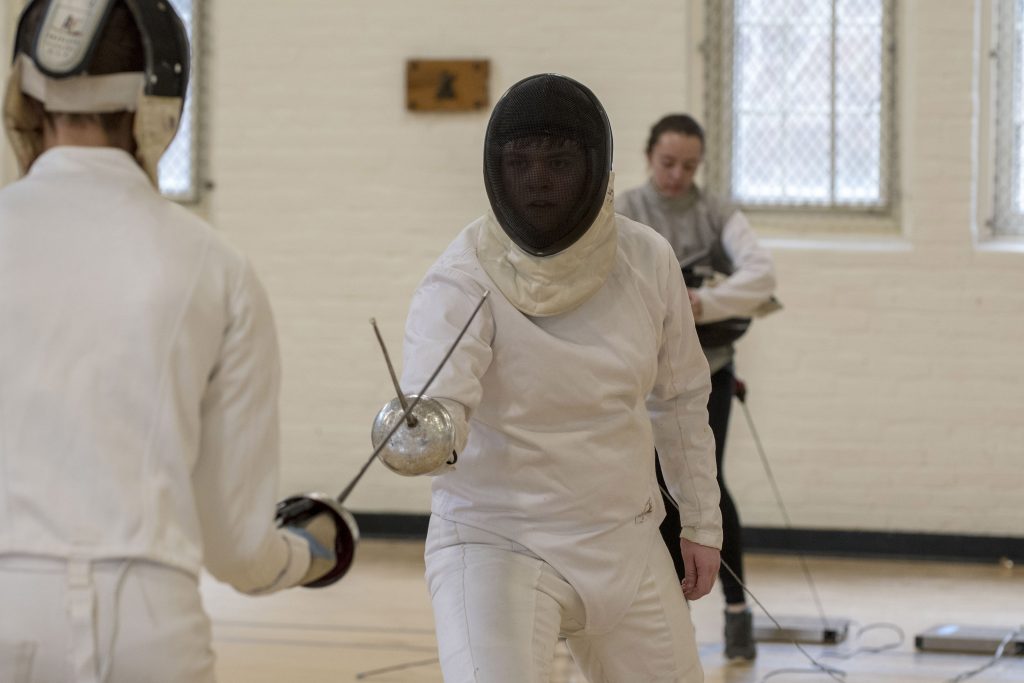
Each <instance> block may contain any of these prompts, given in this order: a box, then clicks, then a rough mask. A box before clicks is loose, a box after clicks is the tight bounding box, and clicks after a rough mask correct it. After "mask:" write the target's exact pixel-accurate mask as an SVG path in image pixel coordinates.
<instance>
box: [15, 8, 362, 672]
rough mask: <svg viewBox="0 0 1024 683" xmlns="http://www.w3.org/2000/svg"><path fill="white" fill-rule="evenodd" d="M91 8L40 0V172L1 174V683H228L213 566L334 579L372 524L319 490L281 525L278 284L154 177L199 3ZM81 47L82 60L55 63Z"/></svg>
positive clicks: (19, 70) (27, 155)
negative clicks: (201, 586)
mask: <svg viewBox="0 0 1024 683" xmlns="http://www.w3.org/2000/svg"><path fill="white" fill-rule="evenodd" d="M89 6H90V7H91V8H92V9H91V10H83V9H82V8H83V7H85V6H84V5H81V4H80V3H78V4H75V3H70V4H69V3H59V2H49V1H47V0H33V1H32V2H30V3H29V4H28V6H27V7H26V9H25V12H24V14H23V16H22V21H21V24H20V27H19V33H18V37H17V46H16V47H17V55H18V56H17V58H16V61H15V64H14V68H13V70H12V77H11V82H10V83H9V86H8V90H7V96H6V98H5V103H4V121H5V127H6V128H7V131H8V133H9V136H10V138H11V142H12V143H13V146H14V148H15V151H16V153H17V156H18V159H19V161H20V163H21V165H22V168H23V170H24V171H25V172H26V174H25V176H24V177H23V178H22V179H21V180H19V181H17V182H15V183H13V184H11V185H9V186H8V187H6V188H4V189H3V190H0V516H2V518H3V522H2V523H0V681H3V683H29V682H33V683H43V682H47V683H52V682H55V681H77V682H79V683H99V682H103V683H107V682H109V683H114V682H138V681H153V682H163V681H166V682H168V683H170V682H172V681H173V682H177V683H180V682H181V681H189V682H190V683H195V682H201V683H205V682H209V681H212V680H213V678H214V669H213V653H212V650H211V646H210V625H209V621H208V619H207V617H206V615H205V613H204V611H203V608H202V605H201V604H200V595H199V590H198V578H199V574H200V570H201V569H202V568H203V567H205V568H207V569H208V570H209V571H210V572H211V573H212V574H213V575H214V576H215V577H217V578H218V579H220V580H222V581H226V582H228V583H230V584H231V585H233V586H234V587H236V588H237V589H239V590H241V591H244V592H247V593H266V592H271V591H275V590H279V589H282V588H286V587H289V586H295V585H300V584H304V585H322V584H323V583H324V582H328V581H331V580H334V579H336V578H339V576H340V573H343V572H342V571H341V570H339V567H340V566H341V564H342V563H343V562H348V561H350V560H351V556H350V555H351V552H350V551H351V548H352V547H354V545H353V544H354V531H353V529H350V528H348V527H346V525H345V522H346V520H345V519H344V518H345V513H344V511H340V510H339V511H337V514H332V512H331V510H330V509H329V508H330V506H329V505H324V504H320V503H316V502H315V499H314V498H308V499H307V498H303V499H301V500H298V501H297V500H294V499H293V500H290V501H288V502H287V505H284V506H283V507H282V508H281V509H280V510H279V515H278V522H277V523H275V509H274V501H275V497H276V494H277V491H276V488H277V467H278V413H277V401H278V375H279V373H278V348H277V342H276V333H275V328H274V323H273V320H272V317H271V311H270V308H269V305H268V301H267V297H266V294H265V293H264V290H263V288H262V287H261V285H260V283H259V280H258V279H257V277H256V275H255V273H254V272H253V269H252V268H251V267H250V266H249V264H248V263H247V261H246V260H245V258H244V257H243V256H242V255H241V254H240V253H239V252H237V251H236V250H234V249H233V248H231V247H229V246H228V245H227V244H225V243H224V242H223V241H222V240H221V239H220V238H219V237H218V236H217V235H216V234H215V233H214V232H213V230H212V229H211V228H210V227H209V226H208V225H206V224H205V223H203V222H202V221H201V220H199V219H197V218H196V217H195V216H193V215H192V214H191V213H189V212H188V211H186V210H185V209H183V208H181V207H179V206H177V205H175V204H173V203H171V202H169V201H167V200H165V199H163V198H162V197H161V196H160V194H159V192H158V191H157V190H156V188H155V187H154V184H153V182H152V181H153V177H154V176H155V172H156V162H157V160H158V159H159V157H160V155H161V154H162V152H163V150H164V148H165V147H166V145H167V143H169V142H170V140H171V138H172V137H173V135H174V131H175V130H176V128H177V121H178V115H179V114H180V112H181V104H182V96H183V93H184V88H185V82H186V80H187V73H188V69H187V66H188V52H187V51H188V43H187V39H186V38H185V33H184V29H183V27H182V26H181V22H180V20H179V19H178V17H177V15H175V14H174V11H173V9H171V8H170V7H169V5H168V4H167V3H163V2H157V1H156V0H126V1H123V0H122V1H115V2H98V3H90V5H89ZM108 6H109V7H108ZM108 10H109V11H108ZM90 11H91V12H92V13H91V14H90ZM90 20H91V23H90ZM143 33H145V34H146V41H145V50H144V49H143V45H144V42H143ZM37 36H39V38H38V40H37ZM80 43H84V45H80ZM76 46H77V47H81V48H82V49H81V50H80V52H79V54H78V59H81V60H82V63H81V64H78V65H77V66H75V65H74V64H72V66H71V67H68V66H67V64H63V65H62V64H60V63H57V61H55V58H60V59H66V58H69V54H70V53H71V52H73V50H74V48H75V47H76ZM75 59H76V58H75V57H74V55H73V54H72V55H70V59H69V61H70V62H74V61H75ZM58 61H59V60H58ZM76 69H77V70H78V71H76ZM69 71H70V72H74V73H70V74H69V73H67V72H69ZM143 72H145V73H143ZM147 83H148V85H146V84H147ZM133 124H134V131H133ZM299 507H302V508H304V511H302V510H297V508H299ZM343 527H344V528H343ZM346 568H347V567H346Z"/></svg>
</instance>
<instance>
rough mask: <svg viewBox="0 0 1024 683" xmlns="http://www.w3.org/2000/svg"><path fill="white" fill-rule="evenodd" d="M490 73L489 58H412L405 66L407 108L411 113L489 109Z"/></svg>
mask: <svg viewBox="0 0 1024 683" xmlns="http://www.w3.org/2000/svg"><path fill="white" fill-rule="evenodd" d="M490 71H491V64H490V61H488V60H486V59H448V60H429V59H410V60H408V61H407V62H406V63H405V91H406V95H405V106H406V108H408V109H409V110H410V111H476V110H482V109H486V108H487V105H488V98H487V83H488V77H489V76H490Z"/></svg>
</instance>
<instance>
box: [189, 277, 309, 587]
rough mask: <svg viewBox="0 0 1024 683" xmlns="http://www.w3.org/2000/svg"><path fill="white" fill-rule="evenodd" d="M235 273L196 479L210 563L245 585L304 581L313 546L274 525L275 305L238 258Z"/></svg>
mask: <svg viewBox="0 0 1024 683" xmlns="http://www.w3.org/2000/svg"><path fill="white" fill-rule="evenodd" d="M232 277H233V281H232V282H231V283H229V285H228V289H229V293H230V294H229V311H230V312H229V318H228V320H227V321H226V330H225V334H224V340H223V345H222V348H221V353H220V357H219V359H218V361H217V364H216V366H215V367H214V369H213V372H212V374H211V376H210V377H209V380H208V383H207V387H206V392H205V395H204V397H203V402H202V408H201V416H200V419H201V420H202V432H201V436H200V444H199V458H198V460H197V462H196V464H195V467H194V468H193V472H192V482H193V490H194V491H195V496H196V500H195V506H196V510H197V512H198V516H199V519H198V522H199V525H200V528H201V530H202V537H203V548H204V555H205V557H204V564H205V566H206V568H207V569H209V571H210V573H212V574H213V575H214V576H215V577H216V578H217V579H219V580H221V581H224V582H227V583H229V584H231V585H232V586H234V587H235V588H236V589H238V590H240V591H242V592H245V593H264V592H271V591H275V590H279V589H282V588H287V587H289V586H293V585H296V584H298V583H299V582H300V581H302V580H303V578H304V577H305V576H306V574H307V572H308V570H309V568H310V560H311V551H310V545H309V542H308V541H307V540H306V539H304V538H302V537H301V536H298V535H296V534H293V533H290V532H288V531H284V530H279V529H277V527H276V525H275V523H274V504H275V498H276V496H277V479H278V457H279V434H278V389H279V383H280V379H279V378H280V364H279V358H278V346H277V334H276V331H275V329H274V322H273V317H272V315H271V311H270V305H269V302H268V301H267V295H266V293H265V291H264V290H263V287H262V286H261V284H260V283H259V280H258V279H257V277H256V274H255V273H254V272H253V270H252V268H251V267H250V266H249V265H248V263H246V262H244V261H242V260H241V259H239V260H238V268H237V269H236V270H235V271H234V272H233V273H232ZM195 380H196V381H206V380H207V378H205V377H203V378H198V377H197V378H195Z"/></svg>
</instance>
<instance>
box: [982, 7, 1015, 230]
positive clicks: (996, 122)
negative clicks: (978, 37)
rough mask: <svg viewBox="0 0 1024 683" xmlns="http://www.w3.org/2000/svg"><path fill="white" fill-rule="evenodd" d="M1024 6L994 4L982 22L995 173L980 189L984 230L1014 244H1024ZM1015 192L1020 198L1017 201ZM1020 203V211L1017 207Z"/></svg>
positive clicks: (990, 166)
mask: <svg viewBox="0 0 1024 683" xmlns="http://www.w3.org/2000/svg"><path fill="white" fill-rule="evenodd" d="M1021 5H1024V3H1022V2H1021V0H993V2H992V5H991V7H990V8H989V9H990V11H989V12H988V13H986V15H985V16H984V17H983V21H984V22H985V23H986V24H987V25H985V26H983V28H985V29H987V33H988V40H989V45H988V46H987V47H988V49H987V51H986V52H987V54H988V57H989V60H990V62H989V68H988V70H987V71H988V73H987V74H982V76H983V79H982V82H983V87H984V84H985V78H984V77H987V79H988V81H987V85H988V88H989V90H990V92H989V93H988V94H989V96H988V97H986V98H983V99H982V101H983V102H985V103H987V105H988V106H989V108H990V115H989V116H988V117H987V119H988V121H987V122H988V125H989V126H990V133H989V134H988V136H987V137H988V138H989V139H988V141H987V143H988V150H987V151H988V154H989V155H990V156H989V159H988V160H989V161H990V162H991V163H989V164H987V166H988V168H989V169H991V170H990V172H989V173H988V174H986V175H987V177H986V178H984V180H985V181H987V183H988V185H987V186H986V185H984V184H982V186H981V192H982V193H983V197H984V199H986V200H987V202H988V205H987V206H986V207H985V209H984V213H985V214H987V215H985V216H984V225H985V227H986V229H987V230H986V232H987V235H986V236H987V237H988V238H990V239H1000V240H1014V241H1016V240H1024V190H1021V189H1020V185H1021V175H1022V174H1024V154H1022V153H1021V143H1020V136H1022V135H1024V115H1022V114H1021V113H1020V111H1021V110H1020V108H1021V107H1022V106H1024V85H1022V83H1024V60H1022V53H1024V11H1021V12H1020V13H1018V9H1019V8H1021ZM1015 112H1017V114H1016V118H1015V115H1014V113H1015ZM1015 142H1016V144H1014V143H1015ZM1001 179H1002V181H1001ZM1014 188H1016V191H1017V192H1020V193H1021V196H1014V193H1015V189H1014ZM1015 200H1016V202H1017V204H1018V205H1019V206H1020V209H1016V208H1015V207H1014V202H1015Z"/></svg>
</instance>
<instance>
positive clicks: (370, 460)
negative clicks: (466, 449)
mask: <svg viewBox="0 0 1024 683" xmlns="http://www.w3.org/2000/svg"><path fill="white" fill-rule="evenodd" d="M490 294H491V292H490V290H484V293H483V296H481V297H480V301H478V302H477V304H476V307H475V308H474V309H473V312H472V313H470V314H469V319H468V320H467V321H466V324H465V325H463V326H462V329H461V330H460V331H459V334H458V336H456V337H455V341H453V342H452V345H451V346H450V347H449V348H448V352H447V353H446V354H444V358H442V359H441V362H440V363H438V365H437V367H436V368H435V369H434V372H433V373H432V374H431V375H430V377H429V378H428V379H427V382H426V384H424V385H423V388H422V389H420V391H419V394H418V395H417V396H416V399H415V400H414V401H413V402H412V403H410V404H409V409H408V410H404V409H403V413H405V414H406V415H412V411H413V410H414V409H415V408H416V406H417V404H419V402H420V399H421V398H423V396H424V395H425V394H426V393H427V389H429V388H430V385H431V384H433V383H434V380H435V379H437V376H438V375H439V374H440V373H441V370H442V369H443V368H444V366H445V364H446V363H447V362H448V359H449V358H451V357H452V353H454V352H455V347H457V346H458V345H459V342H460V341H462V338H463V337H464V336H465V335H466V331H467V330H469V326H470V325H471V324H472V323H473V320H474V319H475V318H476V314H477V313H479V312H480V309H481V308H482V307H483V305H484V302H485V301H487V297H488V296H490ZM399 394H401V392H399ZM404 422H405V420H398V421H397V422H395V426H394V427H392V428H391V431H389V432H388V433H387V436H385V437H384V438H383V439H381V442H380V443H379V444H377V447H376V448H374V449H373V453H371V454H370V457H369V458H367V459H366V463H365V464H364V465H363V466H362V468H361V469H360V470H359V473H358V474H356V476H355V478H353V479H352V481H351V482H349V485H348V486H346V487H345V490H343V491H342V492H341V493H340V494H338V502H339V503H344V502H345V499H346V498H348V496H349V494H350V493H352V489H354V488H355V487H356V484H358V483H359V480H360V479H362V478H363V475H364V474H366V471H367V470H368V469H370V465H372V464H373V461H374V460H376V459H377V456H378V455H379V454H380V452H381V451H382V450H384V447H385V446H387V444H388V441H390V440H391V437H392V436H394V435H395V432H397V431H398V429H399V427H401V426H402V424H403V423H404Z"/></svg>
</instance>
